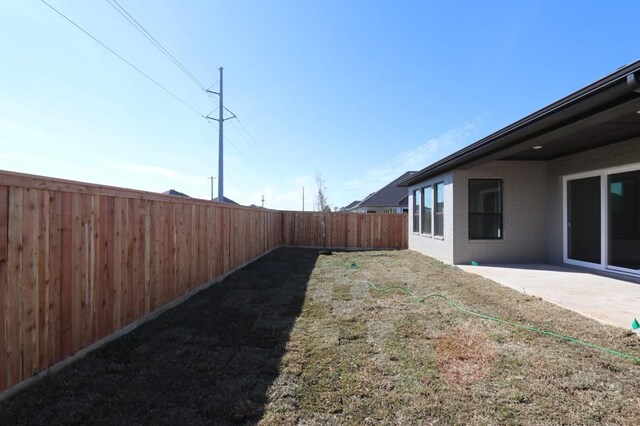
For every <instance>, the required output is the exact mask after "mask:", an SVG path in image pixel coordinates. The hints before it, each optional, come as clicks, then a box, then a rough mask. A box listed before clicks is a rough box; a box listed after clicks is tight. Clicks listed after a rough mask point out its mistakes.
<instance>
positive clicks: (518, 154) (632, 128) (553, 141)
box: [400, 61, 640, 186]
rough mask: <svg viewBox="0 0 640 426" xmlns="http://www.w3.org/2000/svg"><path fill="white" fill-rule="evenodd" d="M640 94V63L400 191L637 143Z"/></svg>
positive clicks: (423, 173) (408, 181)
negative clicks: (462, 172)
mask: <svg viewBox="0 0 640 426" xmlns="http://www.w3.org/2000/svg"><path fill="white" fill-rule="evenodd" d="M638 94H640V61H636V62H634V63H632V64H630V65H627V66H624V67H622V68H620V69H618V70H616V71H614V72H613V73H611V74H609V75H607V76H606V77H604V78H602V79H600V80H598V81H596V82H594V83H592V84H590V85H588V86H586V87H584V88H582V89H580V90H578V91H577V92H575V93H572V94H571V95H569V96H566V97H564V98H562V99H560V100H559V101H557V102H554V103H552V104H551V105H549V106H547V107H545V108H543V109H541V110H539V111H537V112H534V113H533V114H531V115H528V116H526V117H525V118H523V119H521V120H519V121H516V122H515V123H513V124H511V125H509V126H507V127H505V128H504V129H502V130H499V131H497V132H495V133H493V134H491V135H489V136H487V137H485V138H483V139H480V140H479V141H477V142H475V143H473V144H471V145H469V146H467V147H465V148H463V149H461V150H459V151H457V152H455V153H453V154H451V155H449V156H447V157H445V158H443V159H441V160H440V161H437V162H435V163H433V164H431V165H429V166H427V167H425V168H424V169H422V170H420V171H419V172H417V173H416V174H414V175H413V176H410V177H408V178H405V179H404V180H403V181H402V182H400V185H401V186H409V185H413V184H416V183H419V182H421V181H423V180H425V179H428V178H430V177H433V176H437V175H439V174H442V173H446V172H448V171H450V170H453V169H455V168H458V167H461V166H464V165H470V164H473V165H477V164H481V163H483V162H488V161H493V160H531V161H536V160H538V161H545V160H551V159H554V158H558V157H562V156H565V155H570V154H574V153H577V152H580V151H585V150H587V149H591V148H597V147H600V146H604V145H608V144H611V143H615V142H619V141H622V140H625V139H630V138H632V137H636V136H638V135H640V120H638V114H637V111H640V97H639V96H638ZM534 147H540V148H534Z"/></svg>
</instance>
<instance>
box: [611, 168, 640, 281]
mask: <svg viewBox="0 0 640 426" xmlns="http://www.w3.org/2000/svg"><path fill="white" fill-rule="evenodd" d="M608 186H609V188H608V193H609V194H608V195H609V229H608V255H609V256H608V257H609V258H608V265H609V266H610V267H612V268H622V269H628V270H630V271H634V272H636V273H637V272H640V170H635V171H630V172H625V173H615V174H611V175H609V185H608Z"/></svg>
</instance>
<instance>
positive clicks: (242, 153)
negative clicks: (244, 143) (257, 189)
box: [207, 121, 275, 184]
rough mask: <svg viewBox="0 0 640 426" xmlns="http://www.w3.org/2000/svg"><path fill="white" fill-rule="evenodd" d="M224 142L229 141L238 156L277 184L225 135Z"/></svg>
mask: <svg viewBox="0 0 640 426" xmlns="http://www.w3.org/2000/svg"><path fill="white" fill-rule="evenodd" d="M207 123H209V124H210V125H211V126H215V125H214V124H213V123H211V122H209V121H207ZM224 140H225V141H227V142H228V143H229V144H230V145H231V146H233V147H234V148H235V149H236V151H237V152H238V154H240V155H241V156H242V157H243V158H244V159H245V160H247V161H248V162H249V163H251V165H252V166H253V167H254V169H255V170H257V171H258V172H259V173H260V174H261V175H262V176H264V178H265V179H267V180H268V181H270V182H271V183H274V184H275V182H274V181H273V179H272V178H271V177H269V176H268V175H267V174H266V173H265V172H264V171H263V170H262V168H261V167H260V166H259V165H258V164H256V163H255V162H254V161H253V160H251V159H250V158H249V157H248V156H247V155H246V154H245V153H244V152H242V150H241V149H240V148H239V147H238V145H236V144H235V143H233V142H232V141H231V140H230V139H229V138H228V137H227V135H224Z"/></svg>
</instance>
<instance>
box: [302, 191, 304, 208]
mask: <svg viewBox="0 0 640 426" xmlns="http://www.w3.org/2000/svg"><path fill="white" fill-rule="evenodd" d="M302 211H304V186H303V187H302Z"/></svg>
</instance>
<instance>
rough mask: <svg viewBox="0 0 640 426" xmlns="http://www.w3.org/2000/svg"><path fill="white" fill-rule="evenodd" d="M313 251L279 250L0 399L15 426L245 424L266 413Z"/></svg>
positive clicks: (0, 410) (0, 411)
mask: <svg viewBox="0 0 640 426" xmlns="http://www.w3.org/2000/svg"><path fill="white" fill-rule="evenodd" d="M316 258H317V251H316V250H308V249H278V250H276V251H274V252H272V253H270V254H268V255H267V256H265V257H263V258H261V259H260V260H258V261H256V262H254V263H252V264H250V265H248V266H247V267H245V268H243V269H242V270H240V271H237V272H236V273H234V274H232V275H230V276H229V277H227V278H226V279H225V280H224V281H222V282H220V283H217V284H215V285H213V286H212V287H210V288H209V289H207V290H205V291H203V292H200V293H199V294H197V295H196V296H194V297H192V298H191V299H189V300H188V301H187V302H185V303H183V304H181V305H180V306H178V307H176V308H174V309H172V310H170V311H167V312H165V313H164V314H163V315H161V316H160V317H159V318H157V319H156V320H154V321H152V322H149V323H146V324H144V325H142V326H141V327H139V328H137V329H136V330H134V331H133V332H131V333H129V334H127V335H126V336H123V337H122V338H120V339H118V340H116V341H114V342H111V343H110V344H108V345H106V346H104V347H103V348H101V349H99V350H98V351H96V352H93V353H92V354H90V355H89V356H87V357H86V358H84V359H82V360H80V361H78V362H76V363H74V364H72V365H71V366H69V367H68V368H65V369H64V370H62V371H60V372H58V373H57V374H54V375H52V376H50V377H47V378H45V379H44V380H42V381H40V382H38V383H36V384H35V385H34V386H32V387H30V388H28V389H26V390H25V391H23V392H21V393H19V394H17V395H15V396H14V397H13V398H11V399H9V400H7V401H4V402H3V403H1V404H0V419H2V422H5V421H7V422H8V423H9V424H61V423H62V424H94V423H100V424H123V423H127V424H228V423H232V424H245V423H255V422H256V421H257V420H259V419H260V418H261V416H262V414H263V412H264V408H265V404H266V402H267V400H266V399H267V398H266V394H267V390H268V388H269V386H270V385H271V384H272V383H273V381H274V380H275V379H276V377H277V376H278V367H279V363H280V360H281V358H282V356H283V355H284V352H285V347H286V344H287V341H288V339H289V334H290V331H291V329H292V327H293V324H294V322H295V320H296V318H297V317H298V315H299V314H300V312H301V310H302V305H303V303H304V296H305V291H306V288H307V283H308V281H309V276H310V274H311V272H312V271H313V268H314V266H315V261H316Z"/></svg>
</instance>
